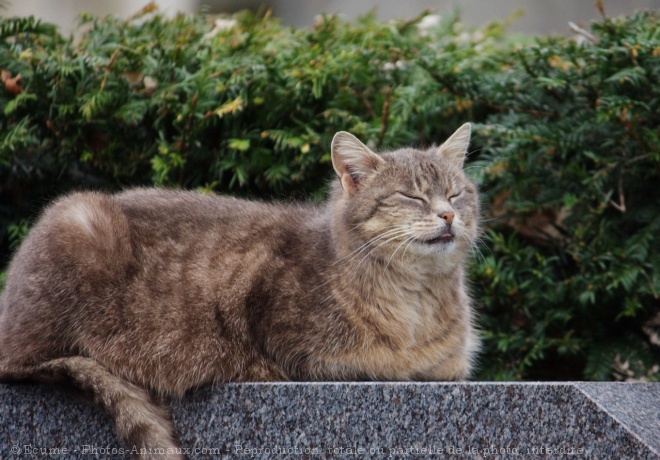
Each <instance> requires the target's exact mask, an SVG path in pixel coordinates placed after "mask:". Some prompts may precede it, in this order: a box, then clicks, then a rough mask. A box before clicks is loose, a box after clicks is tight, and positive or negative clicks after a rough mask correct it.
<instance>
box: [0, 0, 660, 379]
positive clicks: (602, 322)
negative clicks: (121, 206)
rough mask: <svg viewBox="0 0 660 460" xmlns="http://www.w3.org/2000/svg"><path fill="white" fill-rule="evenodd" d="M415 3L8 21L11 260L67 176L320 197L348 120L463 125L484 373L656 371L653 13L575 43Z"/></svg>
mask: <svg viewBox="0 0 660 460" xmlns="http://www.w3.org/2000/svg"><path fill="white" fill-rule="evenodd" d="M422 19H423V17H420V18H417V19H414V20H410V21H406V22H387V23H384V22H378V21H376V20H374V19H373V18H370V17H366V18H362V19H361V20H359V21H357V22H356V23H345V22H342V21H340V20H339V19H337V18H336V17H323V18H322V19H321V20H320V21H319V22H318V23H317V24H316V26H315V27H314V28H312V29H309V30H308V29H292V28H284V27H281V26H280V25H279V24H278V23H277V21H276V20H273V19H271V18H269V17H268V15H267V14H261V15H252V14H249V13H240V14H238V15H237V16H235V17H233V18H224V19H221V20H219V21H217V22H214V18H205V17H203V16H194V17H185V16H179V17H177V18H175V19H165V18H163V17H161V16H158V15H157V14H154V13H153V12H152V11H150V10H149V9H146V10H144V11H142V12H141V13H139V14H138V15H136V16H135V17H133V18H131V19H129V20H128V21H120V20H116V19H111V18H106V19H98V18H83V23H84V25H83V28H84V29H85V30H86V32H85V33H84V34H83V36H82V38H81V40H80V41H79V42H73V41H72V40H70V39H65V38H63V37H61V36H59V35H58V34H57V33H56V31H55V30H54V28H53V27H51V26H48V25H43V24H39V23H38V22H35V21H34V20H33V19H30V18H24V19H3V20H2V22H1V24H0V69H2V71H3V75H2V88H0V107H1V108H2V112H3V113H2V118H0V240H1V241H2V255H1V257H2V259H1V262H0V263H1V266H4V265H6V263H7V262H8V260H9V256H10V252H11V249H12V248H13V247H14V246H15V245H16V243H17V242H18V241H20V239H21V238H22V236H23V235H24V234H25V232H26V231H27V229H28V227H29V224H30V222H33V220H34V219H35V218H36V216H37V215H38V213H39V211H40V209H41V208H42V207H43V206H44V205H45V204H46V203H47V202H48V201H49V200H50V199H52V198H53V197H54V196H57V195H60V194H62V193H66V192H68V191H70V190H73V189H81V188H84V189H90V188H91V189H102V190H110V191H112V190H118V189H121V188H125V187H129V186H135V185H145V186H150V185H156V186H165V187H183V188H189V189H190V188H193V189H198V190H200V191H202V192H205V193H214V192H215V193H233V194H239V195H244V196H250V197H255V198H263V199H271V198H278V199H301V198H305V199H321V198H322V197H323V191H324V188H325V185H326V183H327V181H328V180H331V178H332V174H331V164H330V156H329V153H330V152H329V145H330V140H331V138H332V135H334V133H335V132H336V131H339V130H347V131H351V132H352V133H354V134H356V135H357V136H358V137H360V138H361V139H362V140H363V141H365V142H367V143H369V145H371V146H372V147H373V148H374V149H383V150H385V149H387V148H388V147H398V146H401V145H409V144H410V145H419V146H425V145H429V144H432V143H434V142H438V141H442V140H443V139H445V138H446V137H447V136H448V135H449V134H450V133H451V132H453V131H454V130H455V129H456V127H458V126H459V125H460V124H462V123H463V122H465V121H472V122H474V123H475V136H474V140H473V149H474V150H473V152H472V154H471V156H470V161H469V163H468V166H467V168H469V169H468V170H467V172H468V173H469V174H470V175H471V176H472V177H474V178H475V179H477V180H478V181H479V182H480V184H481V187H482V191H483V195H484V201H485V208H486V211H485V214H486V215H485V222H486V226H487V230H486V235H485V238H484V243H483V245H482V246H481V248H480V251H479V253H478V254H475V258H474V261H473V263H472V266H471V276H472V280H473V293H474V297H475V299H476V301H477V304H478V305H479V310H480V314H481V318H480V324H481V327H482V329H483V335H484V338H485V343H484V352H483V354H482V357H481V366H480V373H479V375H478V376H477V378H479V379H504V380H513V379H544V380H577V379H595V380H608V379H619V380H622V379H626V380H631V379H645V380H660V366H659V364H658V363H659V362H660V350H659V349H660V346H659V345H660V333H659V331H660V297H659V293H660V254H659V251H658V242H657V236H656V235H657V234H658V231H659V227H660V194H659V193H658V192H657V179H658V177H660V175H659V173H660V147H659V145H660V143H659V136H660V123H659V121H660V114H659V113H660V107H659V105H660V99H659V97H660V94H659V88H660V83H659V81H660V30H659V29H658V27H657V22H658V19H659V18H658V15H657V13H640V14H638V15H636V16H633V17H629V18H621V19H609V18H606V17H604V18H603V20H602V21H600V22H599V23H597V24H594V25H593V27H592V29H591V31H590V32H585V33H584V34H583V36H584V37H588V38H586V39H585V40H584V42H583V43H582V44H578V43H577V42H576V41H575V40H570V39H566V38H552V37H551V38H541V39H537V40H532V39H527V38H517V39H512V38H511V37H509V36H508V35H507V34H506V32H505V24H504V25H503V24H498V23H493V24H491V25H489V26H487V27H485V28H484V29H482V30H477V31H466V30H464V29H463V28H462V26H461V24H460V23H459V22H457V21H456V20H455V18H446V19H444V20H443V21H441V22H440V23H439V24H437V25H435V26H431V27H427V26H425V24H428V22H427V21H422ZM234 21H235V22H234ZM584 37H582V38H584ZM19 75H20V78H17V77H18V76H19Z"/></svg>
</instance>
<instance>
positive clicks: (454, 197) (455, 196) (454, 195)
mask: <svg viewBox="0 0 660 460" xmlns="http://www.w3.org/2000/svg"><path fill="white" fill-rule="evenodd" d="M462 194H463V192H462V191H459V192H454V193H452V194H448V196H447V199H448V200H449V202H450V203H454V202H455V201H456V200H457V199H458V198H460V196H461V195H462Z"/></svg>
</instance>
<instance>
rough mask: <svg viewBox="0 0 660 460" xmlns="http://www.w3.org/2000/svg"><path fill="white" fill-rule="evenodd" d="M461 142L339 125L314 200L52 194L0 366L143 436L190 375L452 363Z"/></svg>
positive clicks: (464, 345)
mask: <svg viewBox="0 0 660 460" xmlns="http://www.w3.org/2000/svg"><path fill="white" fill-rule="evenodd" d="M469 142H470V125H469V124H465V125H463V126H461V127H460V128H459V129H458V130H457V131H456V132H455V133H454V134H453V135H452V136H451V137H450V138H449V139H448V140H447V141H446V142H445V143H444V144H443V145H442V146H440V147H433V148H430V149H428V150H414V149H409V148H406V149H401V150H396V151H393V152H388V153H383V154H381V155H377V154H375V153H374V152H372V151H371V150H370V149H369V148H368V147H367V146H365V145H364V144H363V143H362V142H360V141H359V140H358V139H357V138H355V137H354V136H353V135H351V134H349V133H346V132H339V133H337V134H336V135H335V137H334V139H333V141H332V164H333V167H334V170H335V172H336V174H337V178H338V181H336V182H335V184H334V186H333V187H332V189H331V191H330V197H329V199H328V201H327V202H326V203H324V204H321V205H313V204H268V203H260V202H255V201H245V200H239V199H235V198H226V197H218V196H209V195H201V194H197V193H193V192H186V191H170V190H150V189H134V190H129V191H126V192H123V193H119V194H116V195H108V194H102V193H91V192H83V193H73V194H70V195H68V196H65V197H63V198H61V199H59V200H57V201H55V202H54V203H53V204H52V205H50V206H49V207H48V208H47V209H46V210H45V212H44V213H43V215H42V216H41V218H40V220H39V221H38V222H37V223H36V225H35V226H34V228H33V229H32V230H31V232H30V234H29V235H28V237H27V238H26V239H25V241H24V242H23V244H22V245H21V246H20V248H19V249H18V251H17V252H16V254H15V257H14V259H13V261H12V262H11V264H10V267H9V272H8V278H7V282H6V287H5V290H4V292H3V293H2V296H1V297H0V381H3V382H9V381H20V380H32V381H40V382H53V383H65V384H68V385H71V386H73V387H74V388H78V389H80V390H83V391H84V393H86V394H88V395H91V398H92V399H93V401H94V402H95V403H96V404H97V405H98V406H100V407H101V408H102V409H103V410H104V411H105V412H107V413H108V414H109V415H110V416H111V417H112V419H113V421H114V424H115V427H116V431H117V433H118V435H119V437H120V438H121V440H122V441H123V442H124V443H126V445H127V446H129V448H130V447H132V446H136V447H137V448H138V449H142V448H144V449H147V450H145V451H144V452H149V450H148V449H153V448H163V449H169V448H173V449H176V447H177V441H176V437H175V434H174V429H173V426H172V423H171V421H170V417H169V408H168V406H167V404H166V401H167V400H168V398H172V397H180V396H182V395H183V394H184V393H185V392H186V391H188V390H191V389H194V388H196V387H199V386H201V385H207V384H211V383H219V382H247V381H281V380H363V379H368V380H460V379H465V378H467V377H468V376H469V373H470V370H471V368H472V364H473V359H474V355H475V352H476V350H477V349H478V339H477V336H476V333H475V329H474V327H473V324H472V323H473V313H472V310H471V307H470V299H469V297H468V294H467V293H466V281H465V268H464V266H465V262H466V259H467V258H468V255H469V253H470V251H471V249H472V248H473V246H474V244H475V240H476V238H477V234H478V232H479V230H478V218H479V199H478V195H477V190H476V187H475V186H474V185H473V184H472V183H471V182H470V181H469V180H468V178H467V177H466V176H465V175H464V173H463V161H464V158H465V155H466V152H467V148H468V144H469ZM161 458H162V457H161Z"/></svg>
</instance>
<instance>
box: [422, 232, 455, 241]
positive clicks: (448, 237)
mask: <svg viewBox="0 0 660 460" xmlns="http://www.w3.org/2000/svg"><path fill="white" fill-rule="evenodd" d="M420 241H421V242H422V243H424V244H448V243H451V242H452V241H454V234H453V233H452V232H451V231H450V230H447V231H445V232H442V233H441V234H440V235H438V236H434V237H433V238H428V239H424V240H420Z"/></svg>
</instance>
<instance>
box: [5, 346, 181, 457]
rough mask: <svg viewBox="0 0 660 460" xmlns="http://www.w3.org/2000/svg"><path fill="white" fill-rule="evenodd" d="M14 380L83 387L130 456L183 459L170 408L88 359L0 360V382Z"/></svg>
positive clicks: (77, 357)
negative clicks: (14, 362)
mask: <svg viewBox="0 0 660 460" xmlns="http://www.w3.org/2000/svg"><path fill="white" fill-rule="evenodd" d="M16 381H33V382H35V381H36V382H46V383H57V384H67V385H72V386H74V387H76V388H77V389H80V390H83V392H84V393H85V394H87V395H89V396H90V397H91V400H92V401H93V402H94V403H95V404H96V405H97V406H99V407H100V408H101V409H102V410H103V411H104V412H106V413H107V414H108V415H109V416H110V417H111V418H112V419H113V421H114V424H115V430H116V433H117V434H118V435H119V437H120V439H121V441H122V442H123V443H124V444H125V446H126V448H127V449H128V451H129V453H131V454H132V456H135V457H139V458H141V459H161V460H163V459H183V458H184V457H183V455H181V449H180V448H179V446H178V444H177V443H176V441H175V436H174V427H173V425H172V421H171V417H170V409H169V408H168V407H167V406H166V405H165V404H163V403H161V402H158V401H156V400H155V399H154V398H153V397H151V396H150V395H149V393H148V392H147V391H146V390H144V389H142V388H140V387H137V386H135V385H133V384H131V383H129V382H126V381H124V380H122V379H121V378H119V377H117V376H116V375H114V374H112V373H111V372H110V371H109V370H107V369H106V368H105V367H103V366H102V365H101V364H100V363H98V362H97V361H96V360H94V359H92V358H84V357H80V356H73V357H66V358H58V359H54V360H52V361H47V362H45V363H41V364H36V365H29V366H27V365H26V366H20V367H17V368H12V367H11V365H8V364H7V362H6V361H5V362H4V363H2V362H0V382H16Z"/></svg>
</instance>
